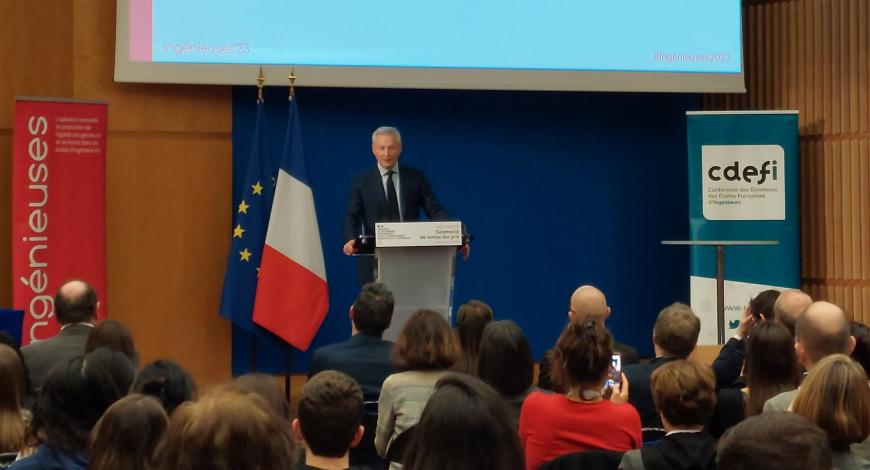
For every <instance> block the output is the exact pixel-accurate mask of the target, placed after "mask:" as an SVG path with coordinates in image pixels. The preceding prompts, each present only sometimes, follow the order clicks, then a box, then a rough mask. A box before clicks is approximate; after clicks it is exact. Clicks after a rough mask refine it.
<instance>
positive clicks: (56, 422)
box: [10, 348, 135, 470]
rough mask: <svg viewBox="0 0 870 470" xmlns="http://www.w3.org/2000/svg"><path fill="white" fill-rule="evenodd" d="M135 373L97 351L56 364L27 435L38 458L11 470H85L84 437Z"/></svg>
mask: <svg viewBox="0 0 870 470" xmlns="http://www.w3.org/2000/svg"><path fill="white" fill-rule="evenodd" d="M134 373H135V369H134V367H133V364H132V363H131V362H130V359H128V358H127V356H125V355H124V354H122V353H119V352H115V351H111V350H109V349H107V348H100V349H97V350H96V351H93V352H91V353H88V354H86V355H84V356H78V357H74V358H72V359H70V360H69V361H67V362H65V363H61V364H58V365H57V366H56V367H55V368H54V369H52V371H51V372H50V373H49V375H48V378H47V379H46V381H45V385H44V386H43V387H42V390H41V391H40V393H39V397H38V398H37V400H36V405H35V406H34V409H33V420H32V421H31V423H30V429H29V432H28V439H29V443H32V444H35V445H38V447H37V448H36V452H35V453H34V454H33V455H31V456H29V457H27V458H25V459H23V460H19V461H18V462H15V463H14V464H12V466H11V467H10V468H12V469H16V470H18V469H22V470H25V469H26V470H29V469H42V468H52V469H63V470H84V469H85V468H87V466H88V459H87V453H86V450H87V444H88V435H89V434H90V432H91V429H92V428H93V427H94V425H95V424H96V423H97V420H99V419H100V417H101V416H102V415H103V413H104V412H105V411H106V409H107V408H108V407H109V406H111V405H112V403H114V402H116V401H117V400H119V399H121V398H122V397H123V396H124V395H126V394H127V390H128V389H129V388H130V383H132V382H133V374H134Z"/></svg>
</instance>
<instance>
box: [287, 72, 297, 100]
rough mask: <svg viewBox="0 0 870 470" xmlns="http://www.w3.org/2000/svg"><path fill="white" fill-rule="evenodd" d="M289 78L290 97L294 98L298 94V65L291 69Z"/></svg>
mask: <svg viewBox="0 0 870 470" xmlns="http://www.w3.org/2000/svg"><path fill="white" fill-rule="evenodd" d="M287 80H290V99H291V100H292V99H293V98H294V97H295V96H296V67H292V68H291V69H290V75H287Z"/></svg>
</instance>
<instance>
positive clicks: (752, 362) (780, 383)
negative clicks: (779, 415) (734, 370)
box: [742, 320, 800, 417]
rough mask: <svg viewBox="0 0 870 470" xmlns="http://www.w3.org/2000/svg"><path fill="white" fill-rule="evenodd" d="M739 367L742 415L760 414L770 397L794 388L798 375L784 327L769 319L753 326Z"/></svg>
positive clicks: (792, 350)
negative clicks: (743, 385) (743, 378)
mask: <svg viewBox="0 0 870 470" xmlns="http://www.w3.org/2000/svg"><path fill="white" fill-rule="evenodd" d="M743 370H744V375H745V376H746V388H744V389H743V390H742V392H743V394H744V396H745V397H746V406H745V409H746V417H749V416H755V415H757V414H760V413H761V412H762V409H763V408H764V403H765V402H766V401H767V400H769V399H770V398H773V397H774V396H776V395H778V394H780V393H782V392H786V391H788V390H794V389H795V388H797V386H798V383H799V380H800V375H799V374H798V362H797V356H796V355H795V350H794V338H792V336H791V333H790V332H789V331H788V328H786V327H784V326H783V325H782V324H780V323H777V322H775V321H773V320H765V321H762V322H761V323H759V324H758V325H756V326H755V328H753V329H752V332H751V333H750V334H749V339H748V340H747V345H746V362H745V363H744V365H743Z"/></svg>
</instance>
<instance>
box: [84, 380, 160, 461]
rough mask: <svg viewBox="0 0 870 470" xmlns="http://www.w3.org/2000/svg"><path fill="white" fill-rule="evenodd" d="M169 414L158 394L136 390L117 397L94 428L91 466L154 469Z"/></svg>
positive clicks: (91, 440) (90, 448) (90, 450)
mask: <svg viewBox="0 0 870 470" xmlns="http://www.w3.org/2000/svg"><path fill="white" fill-rule="evenodd" d="M168 424H169V418H168V417H167V416H166V411H164V410H163V406H162V405H161V404H160V402H158V401H157V400H156V399H155V398H154V397H150V396H147V395H142V394H138V393H134V394H131V395H127V396H126V397H124V398H122V399H120V400H118V401H116V402H115V403H114V404H113V405H112V406H110V407H109V408H108V409H107V410H106V412H105V413H104V414H103V417H102V418H100V420H99V421H97V424H96V425H95V426H94V429H93V431H92V432H91V437H90V445H89V446H88V460H89V462H88V469H89V470H119V469H123V470H151V469H153V468H154V465H155V463H156V455H155V453H154V451H155V448H156V447H157V443H158V442H159V441H160V439H161V438H162V437H163V433H164V432H165V431H166V426H167V425H168Z"/></svg>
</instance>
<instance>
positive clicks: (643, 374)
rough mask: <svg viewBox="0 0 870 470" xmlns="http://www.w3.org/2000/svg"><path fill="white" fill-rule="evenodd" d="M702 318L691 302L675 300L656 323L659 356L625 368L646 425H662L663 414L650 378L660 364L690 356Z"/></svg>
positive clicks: (655, 344)
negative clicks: (691, 305) (655, 398)
mask: <svg viewBox="0 0 870 470" xmlns="http://www.w3.org/2000/svg"><path fill="white" fill-rule="evenodd" d="M700 331H701V320H700V319H699V318H698V317H697V316H695V314H694V312H692V309H691V308H689V306H688V305H686V304H682V303H675V304H672V305H669V306H667V307H665V308H664V309H662V311H661V312H659V316H658V318H657V319H656V322H655V325H653V332H652V340H653V348H654V349H655V354H656V357H655V359H653V360H652V361H650V362H649V363H648V364H632V365H629V366H627V367H625V376H626V377H628V381H629V383H631V394H630V395H629V397H628V401H629V403H631V404H632V405H634V407H635V408H636V409H637V412H638V414H640V420H641V423H642V426H643V427H644V428H661V427H662V422H661V416H660V414H659V411H658V410H657V409H656V406H655V403H654V401H653V394H652V387H651V385H650V377H651V376H652V374H653V372H654V371H655V370H656V369H658V368H659V367H661V366H663V365H665V364H667V363H669V362H671V361H677V360H680V359H685V358H687V357H689V354H691V353H692V351H694V350H695V344H697V342H698V334H699V333H700Z"/></svg>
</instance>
